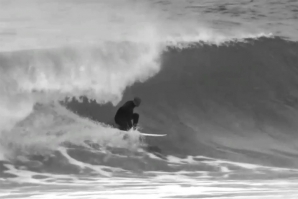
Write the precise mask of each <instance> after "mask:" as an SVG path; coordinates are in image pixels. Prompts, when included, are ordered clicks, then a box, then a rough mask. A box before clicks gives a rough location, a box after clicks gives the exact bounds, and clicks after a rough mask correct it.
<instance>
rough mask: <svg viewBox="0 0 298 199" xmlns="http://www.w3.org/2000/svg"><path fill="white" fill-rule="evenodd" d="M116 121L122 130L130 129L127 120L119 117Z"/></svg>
mask: <svg viewBox="0 0 298 199" xmlns="http://www.w3.org/2000/svg"><path fill="white" fill-rule="evenodd" d="M115 122H116V124H118V128H119V129H120V130H122V131H127V130H129V129H130V128H129V126H128V124H127V121H123V120H119V119H117V120H115Z"/></svg>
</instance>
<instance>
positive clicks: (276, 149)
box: [67, 38, 298, 166]
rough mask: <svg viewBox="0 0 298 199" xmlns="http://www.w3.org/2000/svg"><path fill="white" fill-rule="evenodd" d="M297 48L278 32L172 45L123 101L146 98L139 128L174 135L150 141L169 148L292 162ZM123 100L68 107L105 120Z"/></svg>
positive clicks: (179, 151) (170, 150) (175, 151)
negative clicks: (155, 71)
mask: <svg viewBox="0 0 298 199" xmlns="http://www.w3.org/2000/svg"><path fill="white" fill-rule="evenodd" d="M297 49H298V46H297V43H295V42H289V41H285V40H283V39H280V38H260V39H257V40H246V41H245V42H234V43H233V42H232V43H230V44H229V45H223V46H217V45H206V44H196V45H193V46H192V47H189V48H186V49H183V50H181V49H176V48H172V47H169V48H168V50H167V51H166V52H164V53H163V55H162V59H161V63H162V67H161V71H160V72H159V73H158V74H156V75H155V76H154V77H152V78H150V79H149V80H148V81H146V82H145V83H137V84H134V85H133V86H132V87H130V88H128V89H127V90H126V91H125V93H124V97H123V100H122V101H121V102H120V103H119V104H118V106H119V105H121V104H122V103H123V102H124V101H125V100H128V99H131V98H132V97H133V96H139V97H141V98H142V99H143V103H142V107H140V110H139V112H140V114H141V126H142V127H143V131H145V132H156V133H167V134H168V135H169V136H168V137H167V138H166V139H156V138H154V139H147V141H148V142H149V143H151V144H155V145H158V146H160V147H161V149H162V151H164V153H168V154H176V155H178V154H180V155H182V154H183V155H206V156H209V157H210V156H211V157H217V158H228V159H232V160H235V161H244V162H255V163H260V164H270V165H279V166H295V165H297V163H296V160H295V158H293V157H296V155H295V154H296V153H297V152H296V147H297V146H296V143H295V141H294V140H295V139H296V133H295V132H296V129H297V124H296V123H297V122H296V120H297V66H296V64H297V61H298V58H297V56H296V53H295V52H297ZM118 106H117V107H113V106H112V105H110V104H107V105H104V106H98V105H96V103H95V102H90V103H88V100H87V99H85V100H84V101H83V103H78V102H76V101H72V102H71V103H69V104H68V105H67V107H68V108H70V109H71V110H73V111H76V112H77V113H78V114H80V115H83V116H87V117H89V118H92V119H94V120H97V121H101V122H108V121H109V120H111V118H113V115H114V114H115V111H116V110H117V108H118ZM264 157H267V158H268V159H269V160H266V161H264V159H263V158H264Z"/></svg>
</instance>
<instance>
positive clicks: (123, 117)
mask: <svg viewBox="0 0 298 199" xmlns="http://www.w3.org/2000/svg"><path fill="white" fill-rule="evenodd" d="M140 104H141V99H140V98H138V97H135V98H134V99H133V100H130V101H127V102H126V103H125V104H124V105H122V106H121V107H120V108H119V109H118V111H117V113H116V115H115V118H114V120H115V122H116V124H117V125H118V128H119V129H120V130H123V131H128V130H129V129H131V128H132V127H133V128H136V126H137V124H138V122H139V114H137V113H134V112H133V111H134V108H136V107H138V106H140Z"/></svg>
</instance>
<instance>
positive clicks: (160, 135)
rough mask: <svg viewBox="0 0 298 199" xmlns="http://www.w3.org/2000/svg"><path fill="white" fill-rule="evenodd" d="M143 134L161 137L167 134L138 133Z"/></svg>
mask: <svg viewBox="0 0 298 199" xmlns="http://www.w3.org/2000/svg"><path fill="white" fill-rule="evenodd" d="M140 134H141V135H143V136H151V137H163V136H166V135H167V134H151V133H140Z"/></svg>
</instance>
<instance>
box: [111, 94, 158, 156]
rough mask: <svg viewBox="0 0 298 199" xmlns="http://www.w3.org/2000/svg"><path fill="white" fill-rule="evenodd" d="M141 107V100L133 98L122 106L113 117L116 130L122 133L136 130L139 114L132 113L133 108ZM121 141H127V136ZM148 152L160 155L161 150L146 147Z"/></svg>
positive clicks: (154, 147) (155, 147)
mask: <svg viewBox="0 0 298 199" xmlns="http://www.w3.org/2000/svg"><path fill="white" fill-rule="evenodd" d="M140 105H141V99H140V98H138V97H135V98H134V99H133V100H130V101H127V102H126V103H125V104H124V105H122V106H121V107H120V108H119V109H118V111H117V112H116V115H115V118H114V120H115V122H116V124H117V125H118V128H119V129H120V130H123V131H128V130H130V129H131V128H134V129H135V128H136V126H137V124H138V122H139V114H137V113H134V108H136V107H139V106H140ZM123 139H127V135H124V137H123ZM146 149H147V151H148V152H153V153H157V154H161V149H160V148H159V147H158V146H147V147H146Z"/></svg>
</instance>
